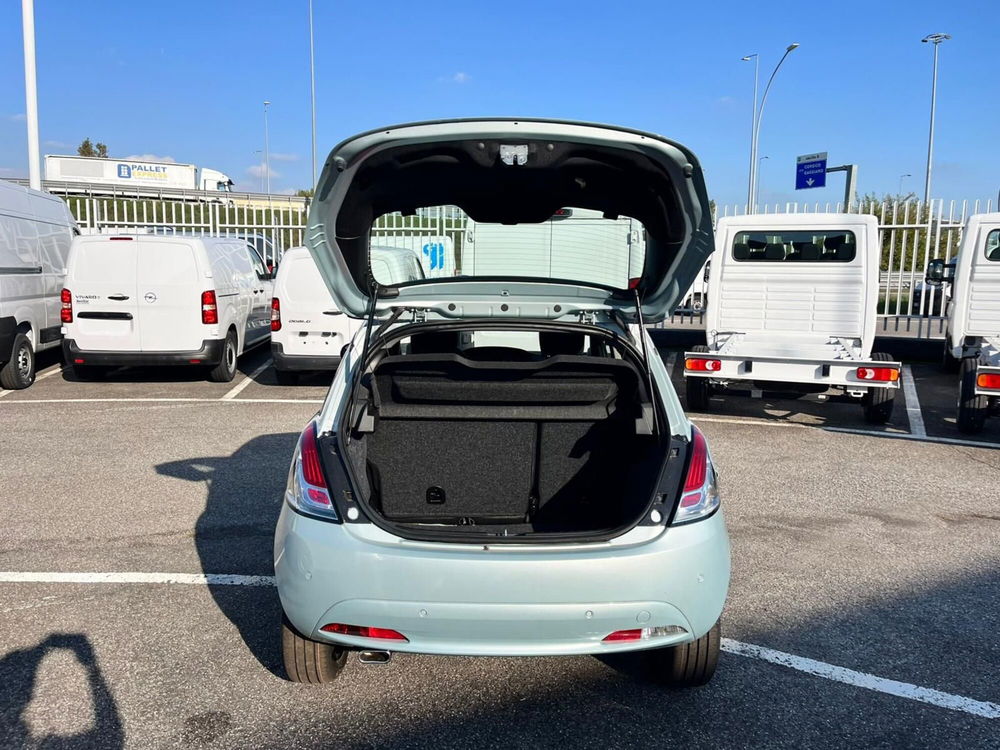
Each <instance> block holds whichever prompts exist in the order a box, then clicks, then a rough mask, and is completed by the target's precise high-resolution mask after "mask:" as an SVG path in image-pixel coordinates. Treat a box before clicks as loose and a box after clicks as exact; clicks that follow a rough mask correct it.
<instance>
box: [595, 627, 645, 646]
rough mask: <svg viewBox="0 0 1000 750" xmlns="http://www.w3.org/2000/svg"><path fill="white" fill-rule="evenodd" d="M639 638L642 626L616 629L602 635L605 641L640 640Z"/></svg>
mask: <svg viewBox="0 0 1000 750" xmlns="http://www.w3.org/2000/svg"><path fill="white" fill-rule="evenodd" d="M641 640H642V628H633V629H632V630H616V631H615V632H614V633H611V634H610V635H606V636H604V642H605V643H609V642H613V641H641Z"/></svg>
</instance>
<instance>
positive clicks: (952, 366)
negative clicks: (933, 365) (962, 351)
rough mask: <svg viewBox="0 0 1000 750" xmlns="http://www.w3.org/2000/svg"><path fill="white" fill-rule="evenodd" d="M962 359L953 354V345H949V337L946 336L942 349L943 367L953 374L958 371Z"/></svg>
mask: <svg viewBox="0 0 1000 750" xmlns="http://www.w3.org/2000/svg"><path fill="white" fill-rule="evenodd" d="M961 364H962V361H961V360H960V359H958V358H957V357H953V356H951V347H950V346H948V337H947V336H946V337H945V340H944V346H943V347H942V349H941V369H942V370H944V371H945V372H950V373H952V374H954V373H956V372H958V369H959V367H960V366H961Z"/></svg>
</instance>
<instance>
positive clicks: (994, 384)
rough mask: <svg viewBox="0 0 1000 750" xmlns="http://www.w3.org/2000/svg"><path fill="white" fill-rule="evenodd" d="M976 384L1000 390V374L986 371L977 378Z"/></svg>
mask: <svg viewBox="0 0 1000 750" xmlns="http://www.w3.org/2000/svg"><path fill="white" fill-rule="evenodd" d="M976 385H978V386H979V387H980V388H987V389H989V390H991V391H993V390H1000V375H995V374H993V373H991V372H984V373H983V374H982V375H980V376H978V377H977V378H976Z"/></svg>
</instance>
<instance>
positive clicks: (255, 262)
mask: <svg viewBox="0 0 1000 750" xmlns="http://www.w3.org/2000/svg"><path fill="white" fill-rule="evenodd" d="M247 255H249V256H250V265H251V266H253V270H254V273H256V274H257V277H258V278H261V279H262V278H264V277H265V276H267V266H266V265H265V264H264V261H263V260H262V259H261V257H260V253H258V252H257V251H256V250H255V249H254V247H253V245H251V244H249V243H248V244H247Z"/></svg>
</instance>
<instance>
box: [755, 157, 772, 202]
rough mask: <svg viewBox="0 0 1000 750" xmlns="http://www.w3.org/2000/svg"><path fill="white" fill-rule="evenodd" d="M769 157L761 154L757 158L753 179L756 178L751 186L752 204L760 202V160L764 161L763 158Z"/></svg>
mask: <svg viewBox="0 0 1000 750" xmlns="http://www.w3.org/2000/svg"><path fill="white" fill-rule="evenodd" d="M770 158H771V157H769V156H762V157H760V158H759V159H757V167H756V170H755V171H754V179H755V180H756V184H755V185H754V186H753V204H754V206H756V205H757V204H758V203H759V202H760V165H761V162H762V161H764V159H770Z"/></svg>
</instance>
